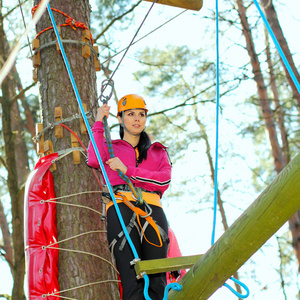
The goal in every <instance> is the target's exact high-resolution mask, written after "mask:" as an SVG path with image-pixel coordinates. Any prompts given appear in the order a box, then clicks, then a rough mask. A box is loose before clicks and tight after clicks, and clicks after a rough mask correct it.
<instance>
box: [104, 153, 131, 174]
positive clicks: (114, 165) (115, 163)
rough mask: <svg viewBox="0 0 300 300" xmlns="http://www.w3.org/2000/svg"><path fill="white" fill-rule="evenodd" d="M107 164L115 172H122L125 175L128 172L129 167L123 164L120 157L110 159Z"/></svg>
mask: <svg viewBox="0 0 300 300" xmlns="http://www.w3.org/2000/svg"><path fill="white" fill-rule="evenodd" d="M106 164H107V165H109V167H110V168H111V169H112V170H113V171H117V170H120V171H121V172H123V173H124V174H125V173H126V172H127V167H126V166H125V165H124V164H123V163H122V162H121V160H120V159H119V157H113V158H110V159H109V160H108V161H107V162H106Z"/></svg>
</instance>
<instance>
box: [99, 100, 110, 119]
mask: <svg viewBox="0 0 300 300" xmlns="http://www.w3.org/2000/svg"><path fill="white" fill-rule="evenodd" d="M109 110H110V106H108V105H107V104H103V105H102V106H100V107H99V108H98V109H97V116H96V121H100V122H102V121H103V118H104V117H106V118H108V116H109Z"/></svg>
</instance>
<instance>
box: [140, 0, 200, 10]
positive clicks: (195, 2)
mask: <svg viewBox="0 0 300 300" xmlns="http://www.w3.org/2000/svg"><path fill="white" fill-rule="evenodd" d="M145 1H149V2H153V0H145ZM156 3H160V4H165V5H169V6H175V7H180V8H185V9H191V10H200V9H201V8H202V5H203V0H157V2H156Z"/></svg>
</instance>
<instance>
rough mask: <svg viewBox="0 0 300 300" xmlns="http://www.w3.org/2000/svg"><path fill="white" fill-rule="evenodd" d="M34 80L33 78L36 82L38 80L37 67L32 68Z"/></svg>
mask: <svg viewBox="0 0 300 300" xmlns="http://www.w3.org/2000/svg"><path fill="white" fill-rule="evenodd" d="M32 80H33V81H34V82H37V81H38V75H37V68H34V69H33V70H32Z"/></svg>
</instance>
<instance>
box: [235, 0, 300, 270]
mask: <svg viewBox="0 0 300 300" xmlns="http://www.w3.org/2000/svg"><path fill="white" fill-rule="evenodd" d="M235 1H236V4H237V9H238V13H239V17H240V21H241V24H242V28H243V35H244V37H245V39H246V48H247V51H248V54H249V57H250V60H251V65H252V72H253V74H254V80H255V81H256V86H257V93H258V97H259V101H260V106H261V109H262V115H263V118H264V121H265V126H266V129H267V131H268V134H269V141H270V144H271V152H272V157H273V160H274V165H275V172H276V173H277V174H278V173H279V172H281V170H282V169H283V168H284V166H285V161H284V157H283V154H282V150H281V147H280V145H279V143H278V138H277V133H276V127H275V122H274V118H273V111H272V109H271V106H270V100H269V98H268V95H267V89H266V86H265V83H264V80H263V75H262V72H261V68H260V63H259V60H258V56H257V54H256V52H255V48H254V42H253V38H252V34H251V29H250V26H249V23H248V20H247V16H246V8H245V7H244V5H243V0H235ZM299 224H300V218H299V212H297V213H295V214H294V215H293V216H292V217H291V219H290V220H289V227H290V231H291V233H292V238H293V247H294V249H295V252H296V257H297V260H298V264H299V263H300V226H299ZM299 270H300V267H299Z"/></svg>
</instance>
